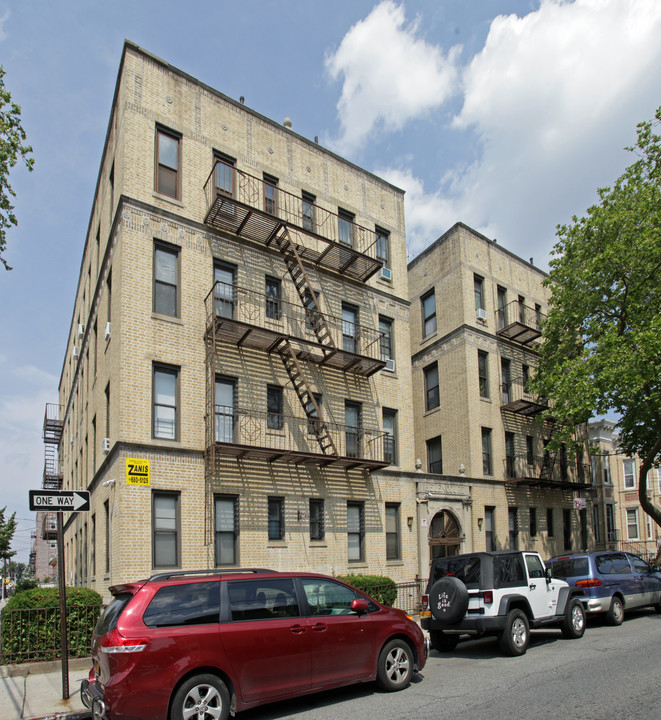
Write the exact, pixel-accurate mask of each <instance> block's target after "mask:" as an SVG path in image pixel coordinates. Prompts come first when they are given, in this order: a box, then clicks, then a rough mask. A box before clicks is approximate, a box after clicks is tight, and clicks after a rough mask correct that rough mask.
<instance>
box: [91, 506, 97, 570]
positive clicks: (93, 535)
mask: <svg viewBox="0 0 661 720" xmlns="http://www.w3.org/2000/svg"><path fill="white" fill-rule="evenodd" d="M90 573H91V575H92V577H94V576H95V575H96V514H94V515H92V522H91V527H90Z"/></svg>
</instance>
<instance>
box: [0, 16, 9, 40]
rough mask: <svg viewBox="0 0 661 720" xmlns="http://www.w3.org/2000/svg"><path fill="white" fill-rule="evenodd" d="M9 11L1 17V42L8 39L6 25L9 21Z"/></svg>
mask: <svg viewBox="0 0 661 720" xmlns="http://www.w3.org/2000/svg"><path fill="white" fill-rule="evenodd" d="M9 15H10V13H9V10H6V11H5V14H4V15H3V16H2V17H0V42H2V41H3V40H6V39H7V33H6V32H5V23H6V22H7V20H9Z"/></svg>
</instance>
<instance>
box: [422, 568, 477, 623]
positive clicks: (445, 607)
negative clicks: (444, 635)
mask: <svg viewBox="0 0 661 720" xmlns="http://www.w3.org/2000/svg"><path fill="white" fill-rule="evenodd" d="M429 608H430V609H431V613H432V615H433V616H434V618H435V619H436V620H438V621H439V622H442V623H443V624H444V625H452V624H454V623H457V622H459V621H460V620H461V619H462V618H463V616H464V614H465V612H466V610H467V608H468V590H467V589H466V586H465V585H464V584H463V583H462V582H461V580H459V578H456V577H453V576H451V575H450V576H446V577H444V578H441V579H440V580H438V581H437V582H435V583H434V584H433V585H432V587H431V590H430V591H429Z"/></svg>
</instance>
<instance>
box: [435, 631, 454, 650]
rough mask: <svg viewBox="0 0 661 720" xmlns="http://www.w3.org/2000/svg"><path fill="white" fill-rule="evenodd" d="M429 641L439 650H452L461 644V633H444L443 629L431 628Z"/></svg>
mask: <svg viewBox="0 0 661 720" xmlns="http://www.w3.org/2000/svg"><path fill="white" fill-rule="evenodd" d="M429 641H430V642H431V646H432V647H433V648H434V650H437V651H438V652H452V651H453V650H454V649H455V648H456V647H457V645H458V644H459V634H458V633H454V634H452V635H450V634H449V633H444V632H443V631H442V630H430V631H429Z"/></svg>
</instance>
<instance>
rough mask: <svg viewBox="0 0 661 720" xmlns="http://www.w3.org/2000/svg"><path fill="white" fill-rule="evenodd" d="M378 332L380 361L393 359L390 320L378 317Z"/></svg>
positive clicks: (381, 316)
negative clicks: (379, 337)
mask: <svg viewBox="0 0 661 720" xmlns="http://www.w3.org/2000/svg"><path fill="white" fill-rule="evenodd" d="M379 332H380V333H381V341H380V342H381V360H392V359H393V338H392V320H391V319H390V318H387V317H384V316H383V315H379Z"/></svg>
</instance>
